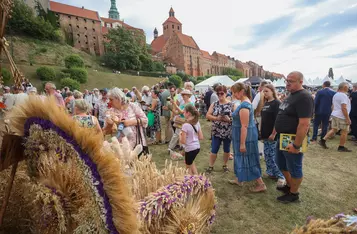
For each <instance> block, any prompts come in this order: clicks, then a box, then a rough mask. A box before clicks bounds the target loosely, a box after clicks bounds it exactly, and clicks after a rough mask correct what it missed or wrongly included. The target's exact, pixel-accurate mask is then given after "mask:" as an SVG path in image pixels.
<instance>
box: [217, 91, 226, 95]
mask: <svg viewBox="0 0 357 234" xmlns="http://www.w3.org/2000/svg"><path fill="white" fill-rule="evenodd" d="M217 95H218V96H223V95H225V93H224V92H219V93H217Z"/></svg>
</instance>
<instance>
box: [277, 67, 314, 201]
mask: <svg viewBox="0 0 357 234" xmlns="http://www.w3.org/2000/svg"><path fill="white" fill-rule="evenodd" d="M303 80H304V76H303V74H302V73H301V72H297V71H295V72H291V73H290V74H289V75H288V77H287V79H286V89H287V91H289V92H290V95H289V96H288V97H287V98H286V99H285V100H284V101H283V103H282V104H281V105H280V107H279V113H278V116H277V119H276V121H275V130H276V132H277V134H281V133H287V134H296V137H295V141H294V142H293V143H292V144H290V145H289V146H288V147H287V148H288V151H283V150H280V149H279V144H277V155H276V160H277V165H278V167H279V169H280V170H281V171H282V172H283V174H284V176H285V179H286V182H287V184H286V186H285V187H282V188H277V189H278V190H280V191H282V192H284V193H285V195H283V196H281V197H278V198H277V199H278V201H280V202H282V203H290V202H294V201H297V200H299V187H300V184H301V182H302V179H303V174H302V159H303V156H304V155H303V153H301V152H300V148H301V146H302V143H303V141H304V139H305V137H306V135H307V132H308V130H309V127H310V120H311V117H312V115H313V110H314V101H313V99H312V97H311V94H310V93H309V92H308V91H307V90H305V89H304V88H303V87H302V84H303ZM278 140H279V139H278Z"/></svg>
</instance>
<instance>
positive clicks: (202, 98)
mask: <svg viewBox="0 0 357 234" xmlns="http://www.w3.org/2000/svg"><path fill="white" fill-rule="evenodd" d="M303 80H304V77H303V74H302V73H300V72H292V73H290V74H289V75H288V77H287V79H286V92H287V93H288V95H286V93H285V92H277V90H276V89H275V88H274V86H273V85H271V84H268V83H266V82H264V81H263V82H261V83H260V85H259V87H258V89H257V90H254V89H253V88H252V87H251V85H250V84H249V83H236V84H234V85H233V86H232V87H226V86H224V85H221V84H215V85H214V86H213V87H210V88H209V89H208V90H207V91H206V92H205V93H200V92H198V91H194V84H193V83H192V82H185V83H184V88H183V89H181V88H179V87H175V85H173V84H170V83H168V82H160V83H159V84H157V85H154V86H153V87H151V88H149V87H148V86H144V87H142V89H141V90H139V89H137V88H136V87H133V88H132V89H131V90H129V89H127V88H123V89H120V88H117V87H115V88H112V89H110V90H108V89H106V88H103V89H101V90H99V89H93V90H92V91H89V90H84V92H83V93H82V92H80V91H78V90H73V92H72V91H71V90H69V88H67V87H66V88H64V89H62V90H57V89H56V86H55V85H54V84H53V83H50V82H49V83H47V84H46V85H45V89H44V91H45V93H46V95H47V96H53V97H54V99H55V100H56V103H57V105H58V106H59V107H61V108H63V109H65V111H67V112H68V114H69V115H71V116H72V118H73V119H74V120H76V121H77V122H78V124H80V125H81V126H82V127H86V128H93V129H95V130H96V131H97V132H99V133H103V134H104V135H108V134H111V135H113V134H114V135H116V136H117V138H118V140H119V142H120V141H121V140H122V139H123V138H124V137H126V138H127V139H128V140H129V142H130V145H131V147H132V148H135V147H136V146H137V145H142V146H143V148H142V149H143V151H142V154H141V155H145V154H148V153H149V146H150V147H151V145H158V144H160V145H161V144H162V145H163V144H167V149H168V153H169V154H170V155H171V157H172V159H177V158H180V157H182V158H184V160H185V164H186V167H187V169H188V171H189V173H190V174H197V173H198V170H197V168H196V166H195V163H194V161H195V159H196V157H197V155H198V154H199V153H200V148H201V146H200V141H202V140H203V130H202V128H201V124H200V120H201V121H202V117H206V120H205V121H209V125H210V126H211V128H210V134H209V135H210V140H211V149H210V155H207V156H208V159H207V163H208V167H207V169H206V171H205V172H206V173H207V174H210V173H212V172H214V171H215V169H214V165H215V162H216V160H217V155H218V152H219V150H220V148H221V145H222V148H223V168H222V170H223V171H224V172H229V168H228V162H229V160H234V174H235V179H234V180H230V181H228V182H229V183H230V184H232V185H237V186H242V185H243V183H245V182H250V181H255V186H254V187H252V188H251V189H250V190H251V192H263V191H266V189H267V188H266V185H265V183H264V181H263V179H262V178H263V177H268V178H270V179H274V180H276V181H277V187H276V188H277V189H278V190H279V191H281V192H283V194H284V195H282V196H279V197H278V198H277V199H278V201H280V202H282V203H290V202H294V201H297V200H299V187H300V184H301V182H302V180H303V170H302V161H303V156H304V153H303V152H302V151H301V147H302V145H303V142H304V140H305V138H308V137H309V129H310V123H311V121H313V123H314V124H313V134H312V138H311V140H312V142H316V141H317V136H318V133H319V129H320V127H321V139H320V141H319V144H320V145H321V146H322V147H323V148H326V149H327V144H326V142H328V140H329V139H330V138H331V137H332V136H334V135H335V134H340V144H339V147H338V149H337V150H338V151H339V152H351V150H349V149H347V148H346V147H345V142H346V139H347V135H348V134H353V135H354V138H353V140H356V139H357V138H356V137H357V84H355V85H354V86H353V91H352V92H351V93H349V90H348V87H349V86H348V84H347V83H341V84H340V85H339V87H338V91H337V92H335V91H333V90H332V89H331V88H330V83H329V82H328V81H327V82H325V83H324V84H323V88H322V89H321V90H320V91H318V92H317V93H316V95H312V94H311V92H309V91H307V90H306V89H304V88H303ZM28 95H39V94H37V90H36V88H35V87H32V85H29V84H28V83H26V84H25V85H23V87H17V88H15V89H13V92H11V90H10V88H9V87H4V94H3V100H2V101H3V103H4V104H5V106H6V110H11V108H12V107H13V106H16V105H18V104H20V103H22V102H23V101H24V100H26V98H28ZM348 95H349V97H348ZM39 96H42V95H39ZM350 126H351V128H352V131H351V133H350V132H349V129H350ZM329 127H330V129H331V130H330V131H328V129H329ZM162 133H163V134H162ZM282 134H292V135H294V141H292V142H289V144H288V145H287V146H286V147H284V148H282V147H281V144H280V138H281V137H280V136H281V135H282ZM162 135H164V136H162ZM261 157H264V159H265V164H266V170H265V173H262V169H261V166H260V158H261Z"/></svg>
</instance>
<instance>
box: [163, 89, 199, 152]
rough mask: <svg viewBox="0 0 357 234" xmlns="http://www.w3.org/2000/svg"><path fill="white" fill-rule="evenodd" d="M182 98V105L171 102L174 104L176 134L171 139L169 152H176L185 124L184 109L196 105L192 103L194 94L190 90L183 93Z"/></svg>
mask: <svg viewBox="0 0 357 234" xmlns="http://www.w3.org/2000/svg"><path fill="white" fill-rule="evenodd" d="M181 96H182V100H183V101H182V103H181V104H180V105H178V104H177V102H175V101H174V100H171V104H172V112H173V114H174V115H175V117H174V123H175V124H174V127H176V130H175V133H174V135H173V136H172V138H171V141H170V143H169V150H174V149H175V147H176V145H177V143H178V140H179V137H180V132H181V127H182V124H183V123H184V122H185V116H184V115H183V112H184V109H185V107H186V106H187V105H194V103H192V101H191V96H192V93H191V91H190V90H187V89H184V90H183V91H182V92H181Z"/></svg>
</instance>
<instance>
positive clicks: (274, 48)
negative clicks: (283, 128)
mask: <svg viewBox="0 0 357 234" xmlns="http://www.w3.org/2000/svg"><path fill="white" fill-rule="evenodd" d="M57 1H59V2H62V3H66V4H71V5H75V6H80V7H81V6H84V7H85V8H87V9H94V10H97V11H98V12H99V13H100V15H101V16H104V17H107V16H108V10H109V8H110V0H101V1H94V0H57ZM171 6H172V7H173V8H174V10H175V12H176V18H177V19H179V20H180V21H181V23H182V24H183V33H185V34H187V35H190V36H192V37H193V38H194V39H195V40H196V42H197V44H198V45H199V47H200V48H201V49H203V50H207V51H209V52H210V53H212V52H213V51H217V52H220V53H224V54H226V55H230V56H232V57H235V58H238V59H239V60H241V61H249V60H252V61H255V62H257V63H259V64H261V65H263V66H264V69H266V70H270V71H275V72H280V73H283V74H285V75H287V74H288V73H289V72H290V71H293V70H299V71H301V72H303V73H304V75H305V77H307V78H311V79H314V78H316V77H325V76H326V75H327V73H328V69H329V68H330V67H332V68H334V73H335V76H338V77H339V76H341V75H343V76H344V77H345V78H349V79H355V80H356V81H357V42H356V41H357V0H271V1H267V0H249V1H246V0H220V1H219V2H217V1H214V0H195V1H192V0H130V1H127V0H117V8H118V10H119V12H120V15H121V18H122V19H124V21H125V22H126V23H128V24H131V25H132V26H135V27H140V28H142V29H144V30H145V32H146V35H147V42H148V43H150V42H151V41H152V39H153V33H152V32H153V30H154V28H155V27H157V28H158V30H159V33H160V34H161V33H162V23H163V22H164V21H165V20H166V18H167V17H168V11H169V9H170V7H171Z"/></svg>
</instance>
